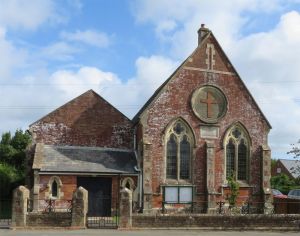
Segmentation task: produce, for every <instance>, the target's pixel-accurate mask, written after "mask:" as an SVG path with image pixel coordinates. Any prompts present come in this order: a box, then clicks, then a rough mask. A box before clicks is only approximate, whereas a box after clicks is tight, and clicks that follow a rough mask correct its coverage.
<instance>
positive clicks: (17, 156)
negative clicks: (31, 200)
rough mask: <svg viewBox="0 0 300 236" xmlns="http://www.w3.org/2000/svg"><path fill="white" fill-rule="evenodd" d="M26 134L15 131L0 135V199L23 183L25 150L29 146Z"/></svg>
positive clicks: (29, 139) (28, 136)
mask: <svg viewBox="0 0 300 236" xmlns="http://www.w3.org/2000/svg"><path fill="white" fill-rule="evenodd" d="M30 141H31V136H30V134H29V133H28V132H23V131H22V130H17V131H16V132H15V134H14V136H11V133H10V132H6V133H4V134H2V138H1V141H0V189H1V191H0V197H1V198H3V197H5V196H6V197H8V196H9V195H10V194H11V191H12V190H13V189H14V188H15V187H16V186H18V185H20V184H23V183H24V179H25V165H26V148H27V146H28V145H29V144H30Z"/></svg>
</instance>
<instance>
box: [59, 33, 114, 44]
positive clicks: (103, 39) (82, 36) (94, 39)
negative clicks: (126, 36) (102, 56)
mask: <svg viewBox="0 0 300 236" xmlns="http://www.w3.org/2000/svg"><path fill="white" fill-rule="evenodd" d="M61 37H62V38H63V39H65V40H68V41H75V42H81V43H85V44H89V45H92V46H96V47H99V48H105V47H108V46H109V44H110V41H111V39H110V38H109V36H108V35H107V34H105V33H103V32H97V31H94V30H85V31H80V30H77V31H75V32H74V33H71V32H62V33H61Z"/></svg>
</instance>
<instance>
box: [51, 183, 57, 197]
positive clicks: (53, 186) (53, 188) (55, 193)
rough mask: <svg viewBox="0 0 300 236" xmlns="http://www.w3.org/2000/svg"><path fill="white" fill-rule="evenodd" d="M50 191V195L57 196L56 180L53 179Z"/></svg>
mask: <svg viewBox="0 0 300 236" xmlns="http://www.w3.org/2000/svg"><path fill="white" fill-rule="evenodd" d="M51 192H52V197H57V193H58V185H57V182H56V180H54V181H53V182H52V186H51Z"/></svg>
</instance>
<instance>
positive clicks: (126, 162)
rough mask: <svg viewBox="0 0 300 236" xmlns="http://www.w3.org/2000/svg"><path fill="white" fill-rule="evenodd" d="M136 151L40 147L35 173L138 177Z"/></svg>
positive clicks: (36, 156)
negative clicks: (78, 173)
mask: <svg viewBox="0 0 300 236" xmlns="http://www.w3.org/2000/svg"><path fill="white" fill-rule="evenodd" d="M136 166H137V160H136V156H135V153H134V151H132V150H123V149H113V148H98V147H79V146H55V145H43V144H37V147H36V155H35V158H34V163H33V169H38V170H39V171H40V172H60V173H64V172H66V173H69V172H74V173H76V172H80V173H87V174H88V173H105V174H109V173H112V174H136V173H137V171H136V168H135V167H136Z"/></svg>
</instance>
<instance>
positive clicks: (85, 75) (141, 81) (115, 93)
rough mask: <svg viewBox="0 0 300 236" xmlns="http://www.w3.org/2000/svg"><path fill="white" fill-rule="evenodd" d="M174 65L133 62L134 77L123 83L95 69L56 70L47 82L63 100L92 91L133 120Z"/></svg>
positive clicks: (143, 60) (167, 61)
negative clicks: (58, 92) (134, 66)
mask: <svg viewBox="0 0 300 236" xmlns="http://www.w3.org/2000/svg"><path fill="white" fill-rule="evenodd" d="M176 65H177V63H174V62H173V61H171V60H170V59H167V58H164V57H161V56H151V57H149V58H146V57H140V58H138V59H137V60H136V71H137V72H136V76H135V77H134V78H132V79H130V80H128V81H125V82H124V81H122V80H121V79H120V78H119V77H118V76H117V75H116V74H114V73H111V72H105V71H102V70H100V69H98V68H95V67H81V68H80V69H79V70H77V71H72V70H64V71H57V72H55V73H54V74H52V75H51V76H50V81H51V83H52V84H53V86H54V87H55V89H57V90H58V91H60V92H61V93H62V94H64V96H65V99H64V100H68V99H71V98H74V97H76V96H78V95H79V94H81V93H83V92H85V91H87V90H89V89H93V90H95V91H96V92H98V93H99V94H100V95H101V96H103V97H104V98H105V99H107V100H108V101H109V102H110V103H112V104H113V105H114V106H116V107H117V108H118V109H119V110H120V111H122V112H123V113H124V114H126V115H127V116H128V117H133V116H134V115H135V114H136V112H137V111H138V109H139V108H141V106H142V105H143V104H144V103H145V102H146V100H147V99H148V98H149V97H150V96H151V95H152V93H153V92H154V91H155V90H156V89H157V88H158V87H159V86H160V85H161V84H162V83H163V82H164V81H165V79H166V78H168V76H170V75H171V73H172V72H173V71H174V70H175V67H176Z"/></svg>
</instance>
